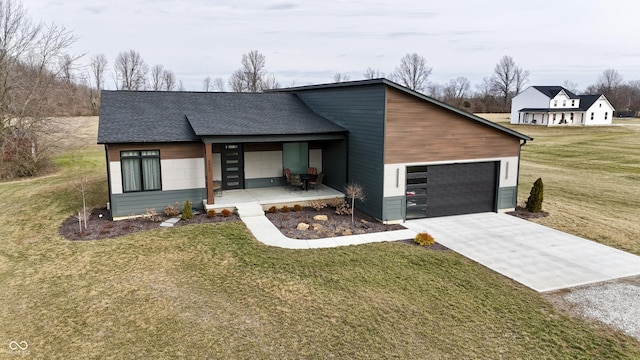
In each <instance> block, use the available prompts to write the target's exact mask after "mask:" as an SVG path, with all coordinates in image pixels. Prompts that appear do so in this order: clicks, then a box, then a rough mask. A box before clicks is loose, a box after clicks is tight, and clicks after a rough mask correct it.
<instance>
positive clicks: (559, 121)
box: [510, 86, 614, 126]
mask: <svg viewBox="0 0 640 360" xmlns="http://www.w3.org/2000/svg"><path fill="white" fill-rule="evenodd" d="M613 112H614V108H613V106H611V103H609V100H607V98H606V97H605V96H604V95H576V94H574V93H572V92H571V91H569V90H567V89H565V88H563V87H562V86H530V87H528V88H527V89H525V90H524V91H523V92H521V93H520V94H518V95H516V96H515V97H514V98H513V100H512V101H511V121H510V122H511V124H530V125H546V126H553V125H611V119H612V118H613Z"/></svg>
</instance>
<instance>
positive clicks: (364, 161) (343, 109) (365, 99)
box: [297, 84, 385, 219]
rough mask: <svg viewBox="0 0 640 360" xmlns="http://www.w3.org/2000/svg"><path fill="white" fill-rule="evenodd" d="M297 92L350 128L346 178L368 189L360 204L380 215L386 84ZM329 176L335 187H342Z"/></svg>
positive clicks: (379, 216) (371, 213) (373, 214)
mask: <svg viewBox="0 0 640 360" xmlns="http://www.w3.org/2000/svg"><path fill="white" fill-rule="evenodd" d="M297 95H298V96H299V97H300V98H301V99H302V101H304V102H305V103H306V104H307V105H308V106H309V107H310V108H311V109H312V110H313V111H315V112H316V113H318V114H320V115H322V116H323V117H325V118H327V119H329V120H331V121H333V122H335V123H336V124H338V125H340V126H342V127H344V128H346V129H348V130H349V137H348V144H347V156H348V157H347V179H346V180H347V181H349V182H353V183H357V184H360V185H361V186H362V187H363V188H364V191H365V193H366V196H367V198H366V201H365V202H364V203H362V204H358V205H357V208H359V209H360V210H362V211H363V212H366V213H368V214H369V215H371V216H374V217H375V218H378V219H381V218H382V217H383V214H382V196H383V179H384V116H385V85H383V84H374V85H370V86H357V87H355V86H354V87H347V88H325V89H319V90H316V89H309V90H303V91H299V92H297ZM329 178H330V176H328V177H327V181H328V183H330V184H331V186H332V187H335V188H336V189H342V188H343V186H344V184H335V183H334V182H333V179H331V180H330V179H329Z"/></svg>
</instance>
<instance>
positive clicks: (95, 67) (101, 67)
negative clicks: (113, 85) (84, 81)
mask: <svg viewBox="0 0 640 360" xmlns="http://www.w3.org/2000/svg"><path fill="white" fill-rule="evenodd" d="M107 64H108V61H107V57H106V56H104V54H97V55H94V56H93V57H91V63H90V64H89V69H90V70H89V71H90V78H91V79H93V83H94V84H93V85H94V86H95V87H94V86H92V85H91V83H90V82H89V101H90V102H91V111H92V113H93V114H94V115H98V111H99V109H100V91H102V88H103V87H104V73H105V71H106V70H107Z"/></svg>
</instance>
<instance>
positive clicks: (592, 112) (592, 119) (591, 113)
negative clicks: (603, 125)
mask: <svg viewBox="0 0 640 360" xmlns="http://www.w3.org/2000/svg"><path fill="white" fill-rule="evenodd" d="M591 120H593V112H592V113H591Z"/></svg>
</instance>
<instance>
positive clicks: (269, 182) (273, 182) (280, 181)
mask: <svg viewBox="0 0 640 360" xmlns="http://www.w3.org/2000/svg"><path fill="white" fill-rule="evenodd" d="M285 185H287V181H286V180H285V178H284V177H274V178H259V179H245V180H244V188H245V189H255V188H263V187H271V186H285Z"/></svg>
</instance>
